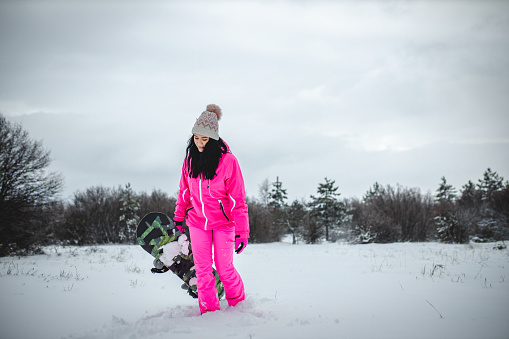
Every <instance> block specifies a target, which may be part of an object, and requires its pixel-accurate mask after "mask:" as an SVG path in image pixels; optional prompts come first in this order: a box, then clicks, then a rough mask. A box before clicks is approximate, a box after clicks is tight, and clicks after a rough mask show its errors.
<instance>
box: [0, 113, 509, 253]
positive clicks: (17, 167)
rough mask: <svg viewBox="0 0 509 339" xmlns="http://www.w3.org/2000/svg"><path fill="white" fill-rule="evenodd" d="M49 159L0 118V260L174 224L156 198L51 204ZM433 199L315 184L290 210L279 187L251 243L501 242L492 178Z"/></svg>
mask: <svg viewBox="0 0 509 339" xmlns="http://www.w3.org/2000/svg"><path fill="white" fill-rule="evenodd" d="M49 164H50V158H49V151H48V150H45V149H44V147H43V146H42V144H41V143H40V142H36V141H33V140H31V139H30V137H29V136H28V133H27V132H25V131H24V130H23V129H22V127H21V126H20V125H19V124H11V123H9V122H7V121H6V119H5V118H4V117H3V116H2V115H1V114H0V169H1V173H0V233H1V234H2V237H1V240H0V256H4V255H8V254H28V253H34V252H37V250H38V248H40V246H43V245H49V244H64V245H89V244H105V243H126V244H132V243H136V236H135V229H136V225H137V224H138V221H139V220H140V219H141V217H143V216H144V215H145V214H147V213H149V212H153V211H159V212H163V213H166V214H168V215H169V216H172V215H173V211H174V209H175V204H176V198H175V197H174V196H170V195H169V194H167V193H165V192H163V191H161V190H153V191H152V192H150V193H146V192H141V193H138V192H135V191H134V190H133V189H132V187H131V186H130V184H127V185H125V186H124V187H121V186H118V187H113V188H109V187H103V186H94V187H90V188H88V189H86V190H85V191H77V192H75V193H74V194H73V196H72V197H71V199H70V200H69V201H62V200H60V199H58V198H57V196H58V193H59V192H60V191H61V189H62V187H63V178H62V176H61V175H60V174H58V173H52V172H48V171H47V167H48V166H49ZM437 186H438V188H437V190H436V192H434V194H433V193H431V192H428V193H421V192H420V190H419V189H417V188H407V187H403V186H400V185H396V186H391V185H386V186H383V185H381V184H379V183H375V184H374V185H373V186H372V187H371V188H370V189H369V190H368V191H367V192H366V193H365V195H364V196H363V197H362V198H361V199H358V198H342V197H341V194H340V192H339V187H338V186H336V183H335V181H334V180H331V179H329V178H325V179H324V181H323V182H322V183H318V186H317V190H316V193H315V194H314V195H310V196H309V198H308V199H304V198H302V199H297V200H294V201H292V202H289V201H288V194H287V190H286V189H285V188H284V185H283V182H282V181H281V180H280V178H279V177H276V180H275V181H273V182H270V181H269V179H266V180H265V181H264V182H262V183H261V184H260V186H259V192H258V196H257V197H249V198H248V199H247V200H248V201H247V204H248V206H249V222H250V228H251V230H250V237H251V238H250V241H251V242H254V243H264V242H277V241H281V240H282V239H283V237H290V238H291V240H292V242H293V243H297V242H304V243H309V244H315V243H320V242H323V241H332V242H334V241H347V242H350V243H361V244H362V243H372V242H376V243H387V242H399V241H443V242H449V243H466V242H468V241H496V240H507V239H509V182H507V181H506V182H505V183H504V179H503V178H502V177H501V176H499V175H498V174H497V173H496V172H495V171H492V170H491V169H490V168H488V169H487V170H486V172H485V173H484V176H483V177H482V178H481V179H479V180H478V181H477V183H474V182H472V181H469V182H468V183H466V184H465V185H464V186H463V187H462V188H461V190H460V191H459V192H458V191H457V190H456V189H455V188H454V187H452V186H451V185H449V184H447V181H446V178H445V177H442V178H441V181H440V182H439V183H438V185H437Z"/></svg>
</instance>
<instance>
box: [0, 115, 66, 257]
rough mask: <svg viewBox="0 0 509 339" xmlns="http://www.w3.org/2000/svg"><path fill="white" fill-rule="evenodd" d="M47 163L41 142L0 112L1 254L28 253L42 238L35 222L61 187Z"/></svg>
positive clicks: (58, 179) (47, 156)
mask: <svg viewBox="0 0 509 339" xmlns="http://www.w3.org/2000/svg"><path fill="white" fill-rule="evenodd" d="M50 163H51V159H50V152H49V151H48V150H46V149H44V147H43V146H42V142H40V141H33V140H31V139H30V137H29V135H28V132H26V131H25V130H23V128H22V126H21V125H19V124H12V123H9V122H8V121H7V120H6V119H5V117H4V116H3V115H1V114H0V233H1V234H2V237H1V240H0V255H6V254H9V253H20V254H24V253H30V252H31V251H33V250H34V249H35V248H37V245H38V243H39V241H42V240H44V234H40V233H39V232H38V229H37V228H36V227H34V223H37V220H38V219H39V217H40V216H41V213H43V212H44V210H45V209H46V208H47V206H48V205H49V204H51V203H52V202H53V201H54V200H55V199H56V197H57V195H58V193H59V192H60V191H61V189H62V187H63V178H62V176H61V175H60V174H57V173H54V172H48V171H47V167H48V166H49V165H50Z"/></svg>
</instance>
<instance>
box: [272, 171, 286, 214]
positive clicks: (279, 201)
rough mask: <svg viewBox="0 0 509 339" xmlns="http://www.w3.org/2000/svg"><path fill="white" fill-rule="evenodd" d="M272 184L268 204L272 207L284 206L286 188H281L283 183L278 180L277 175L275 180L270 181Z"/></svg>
mask: <svg viewBox="0 0 509 339" xmlns="http://www.w3.org/2000/svg"><path fill="white" fill-rule="evenodd" d="M272 186H273V188H272V190H271V192H270V196H269V206H271V207H273V208H282V207H285V206H286V200H287V199H288V197H287V194H286V189H283V183H282V182H281V181H279V177H277V178H276V182H274V183H272Z"/></svg>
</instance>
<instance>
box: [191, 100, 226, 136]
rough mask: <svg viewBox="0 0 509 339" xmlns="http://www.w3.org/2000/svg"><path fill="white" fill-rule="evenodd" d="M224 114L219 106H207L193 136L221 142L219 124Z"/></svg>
mask: <svg viewBox="0 0 509 339" xmlns="http://www.w3.org/2000/svg"><path fill="white" fill-rule="evenodd" d="M222 115H223V112H222V111H221V108H220V107H219V106H218V105H214V104H210V105H207V108H206V111H204V112H203V113H202V114H201V115H200V117H199V118H198V119H196V123H195V124H194V126H193V130H192V132H193V134H199V135H203V136H206V137H209V138H212V139H214V140H219V124H218V123H217V122H218V120H219V119H221V116H222Z"/></svg>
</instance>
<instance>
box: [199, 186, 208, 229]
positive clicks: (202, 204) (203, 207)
mask: <svg viewBox="0 0 509 339" xmlns="http://www.w3.org/2000/svg"><path fill="white" fill-rule="evenodd" d="M198 186H199V189H200V203H201V212H202V213H203V217H204V218H205V228H204V229H205V231H206V230H207V224H208V223H209V220H208V219H207V216H206V215H205V204H204V203H203V194H202V191H201V179H200V181H199V184H198Z"/></svg>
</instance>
